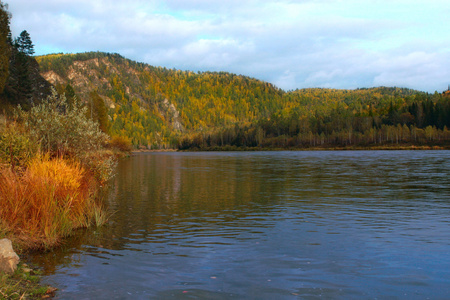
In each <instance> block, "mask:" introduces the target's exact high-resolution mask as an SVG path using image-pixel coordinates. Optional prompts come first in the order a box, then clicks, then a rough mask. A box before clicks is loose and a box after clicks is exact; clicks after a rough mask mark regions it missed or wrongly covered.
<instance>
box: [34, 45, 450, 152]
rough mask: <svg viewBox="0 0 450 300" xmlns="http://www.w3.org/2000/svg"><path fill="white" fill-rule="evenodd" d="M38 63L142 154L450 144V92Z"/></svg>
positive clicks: (112, 63)
mask: <svg viewBox="0 0 450 300" xmlns="http://www.w3.org/2000/svg"><path fill="white" fill-rule="evenodd" d="M36 59H37V61H38V62H39V65H40V67H41V74H42V75H43V76H44V78H47V79H48V80H49V81H50V82H51V83H52V84H54V85H56V86H57V87H58V89H59V90H60V91H61V92H66V94H67V93H69V94H70V95H75V94H76V95H77V96H78V97H80V98H81V99H82V100H83V101H84V102H85V103H86V104H87V105H88V106H89V107H90V110H91V114H92V111H93V114H92V115H93V116H94V117H96V116H97V118H98V121H99V123H100V124H101V127H102V128H103V129H104V130H105V132H108V133H109V134H111V135H112V136H124V137H127V138H130V139H131V141H132V143H133V145H134V146H135V147H136V148H141V149H168V148H174V149H183V150H186V149H204V150H226V149H251V148H256V149H280V148H283V149H286V148H289V149H300V148H341V147H344V148H349V147H350V148H355V147H363V148H364V147H372V148H373V147H394V148H395V147H399V146H400V145H410V146H411V145H416V146H421V145H422V146H423V145H425V146H441V147H448V146H449V140H450V132H449V128H450V91H445V92H435V93H432V94H430V93H424V92H420V91H416V90H411V89H406V88H397V87H375V88H360V89H356V90H338V89H325V88H309V89H300V90H295V91H283V90H281V89H279V88H277V87H276V86H274V85H272V84H270V83H267V82H263V81H260V80H257V79H255V78H250V77H247V76H242V75H236V74H231V73H226V72H191V71H181V70H175V69H167V68H163V67H153V66H150V65H147V64H144V63H138V62H134V61H131V60H129V59H126V58H124V57H122V56H120V55H119V54H111V53H102V52H88V53H79V54H52V55H46V56H40V57H37V58H36ZM93 95H97V96H96V97H94V96H93ZM99 114H102V116H103V117H100V118H99V117H98V115H99Z"/></svg>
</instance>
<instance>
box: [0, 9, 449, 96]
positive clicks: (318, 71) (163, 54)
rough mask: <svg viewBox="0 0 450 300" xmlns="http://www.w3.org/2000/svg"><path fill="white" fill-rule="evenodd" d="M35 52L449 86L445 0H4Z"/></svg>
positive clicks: (297, 79) (328, 79) (281, 82)
mask: <svg viewBox="0 0 450 300" xmlns="http://www.w3.org/2000/svg"><path fill="white" fill-rule="evenodd" d="M3 2H4V3H7V4H8V5H9V11H10V12H11V14H12V19H11V30H12V34H13V36H18V35H19V34H20V32H21V31H22V30H27V31H28V33H29V34H30V36H31V39H32V41H33V43H34V45H35V51H36V55H43V54H49V53H60V52H63V53H77V52H86V51H104V52H110V53H119V54H121V55H122V56H124V57H126V58H129V59H131V60H134V61H137V62H144V63H148V64H150V65H153V66H161V67H166V68H175V69H180V70H190V71H226V72H231V73H235V74H242V75H246V76H250V77H254V78H257V79H260V80H264V81H268V82H270V83H272V84H274V85H276V86H277V87H279V88H282V89H284V90H286V91H287V90H295V89H300V88H309V87H324V88H338V89H355V88H363V87H376V86H397V87H407V88H413V89H417V90H421V91H426V92H430V93H434V92H435V91H438V92H442V91H443V90H447V88H448V87H449V84H450V1H448V0H436V1H434V0H417V1H416V0H389V1H387V0H298V1H294V0H267V1H263V0H219V1H216V0H179V1H177V0H166V1H162V0H145V1H144V0H127V1H116V0H76V1H74V0H39V1H37V0H3Z"/></svg>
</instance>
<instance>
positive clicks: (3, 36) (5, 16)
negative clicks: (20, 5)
mask: <svg viewBox="0 0 450 300" xmlns="http://www.w3.org/2000/svg"><path fill="white" fill-rule="evenodd" d="M7 8H8V6H7V5H6V4H4V3H3V2H1V1H0V93H3V90H4V89H5V84H6V80H7V79H8V76H9V59H10V55H11V47H10V41H9V40H8V38H10V36H11V30H10V29H9V20H10V18H11V15H10V13H9V12H8V10H7Z"/></svg>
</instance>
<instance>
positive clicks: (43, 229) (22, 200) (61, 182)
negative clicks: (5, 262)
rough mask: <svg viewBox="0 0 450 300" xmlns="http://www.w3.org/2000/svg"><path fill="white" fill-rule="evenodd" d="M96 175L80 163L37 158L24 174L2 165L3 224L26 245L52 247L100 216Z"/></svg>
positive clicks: (0, 213)
mask: <svg viewBox="0 0 450 300" xmlns="http://www.w3.org/2000/svg"><path fill="white" fill-rule="evenodd" d="M94 184H95V180H94V179H93V175H92V174H91V173H90V172H88V171H86V170H85V169H84V168H83V166H82V165H81V164H80V163H78V162H76V161H70V160H67V159H63V158H53V159H50V158H49V157H48V156H44V157H42V156H38V157H36V158H34V159H33V160H32V161H31V162H30V164H29V166H28V168H27V169H26V170H25V171H24V172H23V173H22V174H20V173H18V172H14V171H13V170H11V169H10V168H3V169H1V170H0V221H1V224H0V226H1V227H3V231H7V232H10V233H12V236H13V237H14V239H16V241H15V242H16V243H17V244H19V245H21V246H22V247H24V248H42V247H43V248H50V247H53V246H55V245H57V244H58V243H59V242H60V240H61V238H63V237H65V236H68V235H70V233H71V232H72V231H73V230H74V229H76V228H81V227H87V226H89V225H90V224H91V222H95V223H97V222H98V220H99V219H101V220H104V219H105V217H104V216H102V217H100V216H99V214H100V213H99V210H100V209H99V206H98V204H97V203H96V201H95V200H94V195H93V191H94V190H95V188H94V187H93V185H94Z"/></svg>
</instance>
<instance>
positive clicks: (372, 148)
mask: <svg viewBox="0 0 450 300" xmlns="http://www.w3.org/2000/svg"><path fill="white" fill-rule="evenodd" d="M364 150H366V151H377V150H450V145H446V146H439V145H407V144H405V145H402V144H394V145H377V146H353V145H349V146H339V147H334V146H315V147H304V148H296V147H287V148H276V147H274V148H272V147H245V146H241V147H237V146H228V145H227V146H222V147H220V146H215V147H204V148H190V149H184V150H178V151H185V152H201V151H364Z"/></svg>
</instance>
